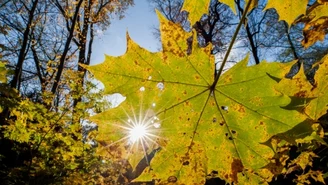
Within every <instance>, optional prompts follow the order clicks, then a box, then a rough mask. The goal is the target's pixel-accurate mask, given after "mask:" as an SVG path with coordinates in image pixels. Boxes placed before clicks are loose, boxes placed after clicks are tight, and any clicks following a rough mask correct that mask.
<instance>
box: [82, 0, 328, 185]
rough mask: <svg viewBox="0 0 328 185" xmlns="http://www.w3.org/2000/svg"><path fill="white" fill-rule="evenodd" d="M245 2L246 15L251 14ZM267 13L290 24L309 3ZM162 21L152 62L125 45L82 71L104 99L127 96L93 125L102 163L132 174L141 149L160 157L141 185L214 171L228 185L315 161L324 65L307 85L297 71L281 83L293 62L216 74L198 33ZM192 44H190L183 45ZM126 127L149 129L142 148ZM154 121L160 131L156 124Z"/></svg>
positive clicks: (193, 179)
mask: <svg viewBox="0 0 328 185" xmlns="http://www.w3.org/2000/svg"><path fill="white" fill-rule="evenodd" d="M206 2H207V1H206ZM185 3H186V6H184V9H186V10H189V12H190V14H192V13H193V9H188V8H190V7H193V6H192V5H194V4H193V3H200V2H199V1H192V0H190V1H186V2H185ZM188 3H189V4H188ZM250 3H252V1H249V3H247V6H246V12H248V11H247V9H248V10H250V9H251V8H253V7H252V5H254V4H250ZM253 3H254V2H253ZM298 5H300V6H301V7H303V8H301V9H300V12H298V11H294V8H295V6H298ZM203 6H204V5H203ZM205 6H207V4H206V3H205ZM267 8H276V10H277V11H278V13H279V15H280V19H281V20H285V21H287V23H289V24H291V23H292V22H293V21H294V20H295V19H296V18H297V17H298V16H300V14H302V13H304V12H305V8H306V2H305V1H304V2H303V1H297V2H295V1H291V0H290V1H287V2H285V3H279V4H275V3H274V1H269V3H268V5H267ZM202 13H203V12H201V11H197V12H196V15H197V16H200V15H202ZM245 15H246V13H245V14H244V16H245ZM159 19H160V23H161V25H160V30H161V38H162V44H163V51H162V52H158V53H150V52H148V51H146V50H145V49H143V48H141V47H139V46H138V45H137V44H136V43H134V42H133V41H132V40H131V39H130V38H129V37H128V39H127V40H128V41H127V42H128V46H127V52H126V54H125V55H123V56H120V57H110V56H107V57H106V60H105V62H104V63H102V64H99V65H96V66H91V67H87V68H88V69H89V70H90V71H91V72H92V73H93V74H94V75H95V77H96V78H98V79H100V80H101V81H102V82H103V83H104V85H105V93H117V92H118V93H121V94H123V95H124V96H126V101H124V102H123V103H122V104H121V105H120V106H119V107H118V108H115V109H111V110H108V111H105V112H103V113H101V114H98V115H96V116H94V117H92V118H91V120H92V121H95V122H96V123H98V125H99V134H98V136H97V138H98V140H99V141H101V143H102V145H101V147H100V148H99V149H98V153H99V154H101V155H103V156H108V157H112V158H114V159H115V158H117V159H120V160H122V159H128V160H129V162H130V164H131V165H132V167H133V168H135V169H137V167H138V165H137V163H138V161H140V160H141V159H142V158H143V157H144V156H143V155H144V154H143V153H142V150H144V152H145V154H147V155H148V154H150V153H151V152H153V151H157V150H159V149H160V151H157V152H156V154H155V156H154V158H153V159H152V160H151V161H150V167H148V168H147V169H145V170H144V171H143V174H142V175H141V176H139V177H138V178H137V181H143V180H152V179H155V180H156V181H157V182H159V183H164V184H165V183H177V184H205V181H206V176H207V175H208V174H210V173H211V172H213V171H214V172H217V177H219V178H221V179H224V180H225V181H226V182H229V183H232V182H234V183H240V184H261V183H263V184H267V183H268V182H270V181H272V179H273V178H274V177H276V176H278V175H279V174H289V173H291V171H295V170H296V169H298V167H300V168H301V169H302V170H305V168H306V167H308V166H309V167H311V161H312V159H313V158H315V157H316V155H314V154H313V153H312V152H311V150H315V149H316V148H318V146H320V145H322V144H325V142H324V141H323V140H322V138H323V137H324V133H323V129H322V127H321V126H320V124H318V123H317V122H318V120H319V118H320V117H321V116H323V115H324V114H325V113H326V111H327V109H328V108H327V105H328V101H327V94H326V93H324V92H326V91H327V85H326V84H325V82H326V81H327V79H326V78H327V77H326V71H327V66H328V61H327V59H326V58H324V59H323V60H322V61H321V62H319V63H318V64H317V66H318V67H319V70H318V71H317V73H316V75H315V83H314V84H313V85H312V84H310V83H309V82H308V81H307V79H306V77H305V75H304V73H303V69H302V70H300V72H299V73H298V74H297V75H296V76H295V77H293V78H292V79H286V78H285V75H286V74H287V73H288V71H289V69H290V68H291V66H292V65H293V64H294V63H295V62H291V63H268V62H265V61H262V62H261V63H260V64H259V65H255V66H247V64H248V58H247V57H246V58H245V59H244V60H242V61H241V62H239V63H238V64H236V65H235V66H234V67H232V68H231V69H230V70H229V71H227V72H226V73H224V74H222V69H223V67H221V69H220V70H219V72H216V69H215V68H214V67H215V64H214V59H213V56H212V55H211V52H210V50H211V45H209V46H207V47H205V48H200V47H199V46H198V45H197V42H196V40H197V39H196V36H195V34H194V33H186V32H184V31H183V29H182V28H181V27H180V26H179V25H176V24H174V23H172V22H169V21H167V20H165V18H163V17H162V16H161V15H159ZM194 19H195V16H191V21H194ZM241 21H243V18H242V20H241ZM238 29H239V28H237V31H236V33H235V35H236V34H237V33H238ZM190 36H193V40H194V42H193V43H192V44H189V43H188V42H187V39H188V38H189V37H190ZM232 44H233V41H232V43H231V46H232ZM230 49H231V48H230ZM190 51H192V52H191V54H190ZM228 55H229V50H228V52H227V56H228ZM226 60H227V57H226V58H225V61H224V62H223V65H224V63H225V62H226ZM216 74H217V75H216ZM221 74H222V75H221ZM118 82H119V83H118ZM130 119H135V122H142V121H141V120H143V122H147V124H149V123H150V124H149V125H148V127H150V130H151V131H152V134H149V138H148V139H149V140H147V139H146V140H144V141H141V142H140V143H139V145H142V146H143V149H140V148H139V147H138V146H133V143H132V144H131V141H129V138H128V136H126V134H127V133H126V132H127V127H128V126H129V123H130V121H129V120H130ZM138 120H139V121H138ZM154 120H157V121H159V122H160V128H158V127H157V126H155V125H152V123H153V121H154ZM157 121H155V122H154V124H158V122H157ZM154 135H155V136H154ZM124 139H126V140H127V141H124ZM150 140H151V141H150ZM120 141H121V142H120ZM299 145H301V146H302V147H300V148H299V151H300V153H301V154H300V155H299V156H298V157H297V158H296V159H295V160H293V161H292V162H290V160H291V159H290V157H289V151H290V147H291V146H299ZM136 161H137V162H136ZM288 161H289V162H288ZM296 166H298V167H296ZM142 170H143V169H142ZM308 178H312V179H314V180H315V181H319V182H323V177H322V172H320V171H313V170H310V171H308V172H307V173H305V174H303V175H301V176H299V177H298V179H297V180H296V181H297V182H298V183H307V182H310V181H309V180H308ZM131 180H132V179H131ZM323 183H324V182H323Z"/></svg>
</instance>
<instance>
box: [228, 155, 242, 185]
mask: <svg viewBox="0 0 328 185" xmlns="http://www.w3.org/2000/svg"><path fill="white" fill-rule="evenodd" d="M243 170H244V166H243V163H242V162H241V160H240V159H233V162H232V163H231V174H230V177H231V179H232V181H233V182H238V176H237V174H238V173H240V172H242V171H243Z"/></svg>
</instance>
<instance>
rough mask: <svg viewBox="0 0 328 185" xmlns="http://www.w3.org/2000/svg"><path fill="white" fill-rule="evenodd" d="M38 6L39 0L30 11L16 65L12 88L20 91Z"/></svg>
mask: <svg viewBox="0 0 328 185" xmlns="http://www.w3.org/2000/svg"><path fill="white" fill-rule="evenodd" d="M37 4H38V0H35V1H34V2H33V5H32V8H31V10H30V11H29V17H28V22H27V25H26V29H25V31H24V34H23V42H22V47H21V49H20V51H19V55H18V61H17V65H16V68H15V72H14V77H13V79H12V81H11V84H10V85H11V87H12V88H16V89H17V90H18V91H19V88H20V87H19V82H20V79H21V76H22V69H23V63H24V60H25V57H26V53H27V51H28V47H27V45H28V40H29V34H30V30H31V27H32V23H33V19H34V12H35V10H36V7H37Z"/></svg>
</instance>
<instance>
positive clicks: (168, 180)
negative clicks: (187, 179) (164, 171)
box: [167, 176, 178, 182]
mask: <svg viewBox="0 0 328 185" xmlns="http://www.w3.org/2000/svg"><path fill="white" fill-rule="evenodd" d="M177 181H178V178H176V177H175V176H170V177H169V178H167V182H177Z"/></svg>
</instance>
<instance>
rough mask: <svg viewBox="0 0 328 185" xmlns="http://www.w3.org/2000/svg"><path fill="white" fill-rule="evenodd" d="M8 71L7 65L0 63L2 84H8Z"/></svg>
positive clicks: (0, 80) (0, 81)
mask: <svg viewBox="0 0 328 185" xmlns="http://www.w3.org/2000/svg"><path fill="white" fill-rule="evenodd" d="M6 74H7V70H6V67H5V64H4V63H3V62H1V61H0V83H6V81H7V76H6Z"/></svg>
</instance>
